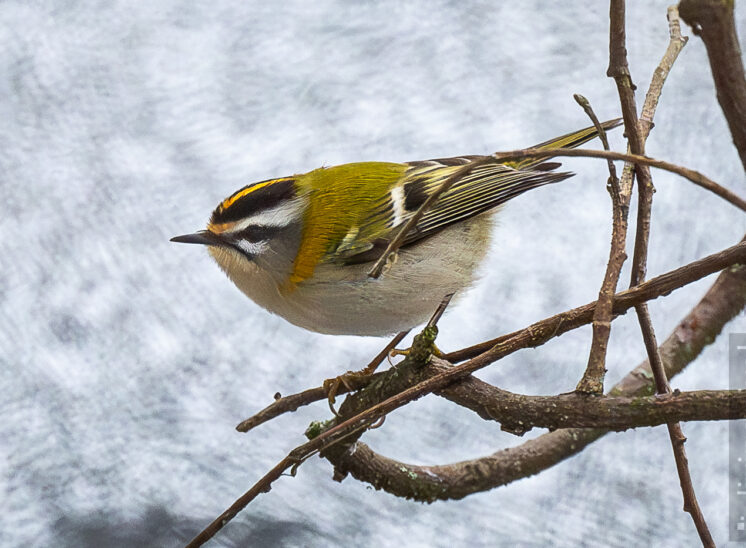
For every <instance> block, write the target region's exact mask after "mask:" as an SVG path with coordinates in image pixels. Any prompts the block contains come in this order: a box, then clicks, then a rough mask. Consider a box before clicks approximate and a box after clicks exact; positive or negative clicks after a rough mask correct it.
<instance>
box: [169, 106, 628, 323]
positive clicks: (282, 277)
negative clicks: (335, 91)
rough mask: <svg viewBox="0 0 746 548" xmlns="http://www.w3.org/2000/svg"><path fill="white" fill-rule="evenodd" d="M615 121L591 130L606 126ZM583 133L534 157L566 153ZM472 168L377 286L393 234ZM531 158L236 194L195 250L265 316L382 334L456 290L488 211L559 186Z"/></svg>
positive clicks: (375, 173)
mask: <svg viewBox="0 0 746 548" xmlns="http://www.w3.org/2000/svg"><path fill="white" fill-rule="evenodd" d="M619 124H620V121H619V120H610V121H608V122H605V123H604V124H602V126H603V127H604V128H605V129H611V128H613V127H616V126H618V125H619ZM596 136H597V131H596V128H595V127H588V128H585V129H582V130H579V131H576V132H573V133H568V134H567V135H563V136H561V137H557V138H556V139H552V140H550V141H546V142H544V143H541V144H539V145H536V148H544V149H553V148H559V147H577V146H579V145H581V144H583V143H585V142H587V141H589V140H591V139H593V138H594V137H596ZM474 162H477V164H475V165H474V168H473V169H471V170H469V171H468V172H467V173H465V174H464V175H463V176H462V177H460V178H459V179H458V180H457V181H456V182H455V183H454V184H453V186H451V188H450V189H449V190H447V191H446V192H444V193H443V194H442V195H441V196H440V198H439V199H438V200H437V201H436V202H435V203H434V205H433V206H432V207H431V208H430V209H428V210H427V211H426V212H425V214H424V215H423V216H422V218H421V219H420V220H419V221H418V222H417V223H416V225H415V226H414V227H413V229H412V230H411V231H410V232H409V233H408V234H407V235H406V237H405V238H404V241H403V244H402V246H401V247H400V249H399V250H398V252H397V253H396V254H395V255H394V257H395V260H394V261H391V262H389V263H388V266H387V269H386V270H385V271H384V272H383V274H382V275H381V276H380V277H379V278H373V277H370V276H369V274H368V273H369V271H370V269H371V266H372V264H373V263H374V262H375V261H376V260H377V259H378V258H379V257H380V256H381V255H382V253H383V252H384V250H385V249H386V247H387V245H388V244H389V242H390V241H391V240H392V239H393V238H394V237H395V236H396V234H397V233H398V231H399V230H400V229H401V227H402V225H403V224H404V223H406V221H407V220H408V219H409V218H410V217H411V216H412V215H413V214H414V213H415V212H416V211H417V209H418V208H419V207H420V206H421V205H422V204H423V203H424V202H425V200H426V199H427V198H428V196H429V195H430V194H431V193H433V192H434V191H435V190H436V189H437V188H438V187H439V185H440V184H441V183H442V182H443V181H444V180H445V179H446V178H448V177H449V176H451V175H453V174H454V173H456V172H457V171H458V170H460V169H461V168H462V167H463V166H465V165H468V164H471V163H474ZM560 165H561V164H559V163H557V162H546V161H543V160H532V159H527V160H520V161H516V162H507V163H501V162H499V161H497V160H495V159H493V158H491V157H489V156H457V157H453V158H442V159H436V160H426V161H418V162H408V163H389V162H360V163H352V164H343V165H339V166H334V167H322V168H319V169H315V170H313V171H310V172H308V173H304V174H300V175H292V176H289V177H281V178H278V179H269V180H266V181H261V182H258V183H253V184H250V185H247V186H245V187H243V188H241V189H240V190H238V191H236V192H234V193H233V194H231V195H230V196H229V197H228V198H226V199H225V200H223V201H222V202H221V203H220V204H219V205H218V206H217V208H216V209H215V211H213V213H212V216H211V217H210V221H209V223H208V225H207V230H202V231H200V232H197V233H195V234H187V235H184V236H176V237H174V238H172V239H171V241H173V242H182V243H191V244H203V245H206V246H208V250H209V252H210V254H211V255H212V257H213V258H214V259H215V261H216V262H217V263H218V265H219V266H220V268H221V269H222V270H223V271H225V273H226V274H227V275H228V277H229V278H230V279H231V280H232V281H233V283H235V284H236V286H238V288H239V289H240V290H241V291H243V292H244V293H245V294H246V295H247V296H248V297H249V298H251V299H252V300H253V301H254V302H256V303H257V304H259V305H260V306H262V307H263V308H265V309H266V310H268V311H270V312H272V313H274V314H277V315H279V316H281V317H283V318H285V319H286V320H287V321H289V322H290V323H293V324H295V325H297V326H300V327H303V328H305V329H308V330H311V331H316V332H319V333H330V334H336V335H371V336H383V335H388V334H391V333H395V332H401V331H406V330H409V329H411V328H413V327H415V326H417V325H420V324H422V323H424V322H425V321H427V319H428V318H429V317H430V315H431V314H432V312H433V311H434V310H435V309H436V308H437V307H438V305H439V303H441V301H442V300H443V298H444V297H445V296H446V295H450V294H453V293H458V292H461V291H463V290H464V289H466V288H468V287H469V286H470V285H471V284H472V283H473V282H474V279H475V273H476V270H477V267H478V266H479V264H480V263H481V262H482V260H483V259H484V257H485V254H486V252H487V250H488V248H489V246H490V242H491V239H492V225H493V221H494V218H495V212H497V211H499V209H500V208H501V207H500V206H502V204H504V203H505V202H507V201H508V200H510V199H512V198H515V197H516V196H518V195H519V194H522V193H524V192H526V191H527V190H531V189H533V188H537V187H539V186H542V185H546V184H549V183H555V182H558V181H562V180H564V179H567V178H568V177H571V176H572V175H573V174H572V173H568V172H557V171H554V170H555V169H556V168H558V167H559V166H560Z"/></svg>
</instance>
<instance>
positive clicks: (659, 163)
mask: <svg viewBox="0 0 746 548" xmlns="http://www.w3.org/2000/svg"><path fill="white" fill-rule="evenodd" d="M493 156H494V157H495V158H496V159H497V160H499V161H501V162H509V161H512V160H521V159H524V158H548V157H552V158H554V157H558V158H560V157H576V158H578V157H579V158H601V159H603V160H608V159H612V160H623V161H625V162H632V163H635V164H638V165H645V166H650V167H654V168H657V169H662V170H664V171H670V172H671V173H676V174H677V175H681V176H682V177H684V178H685V179H688V180H689V181H691V182H692V183H694V184H695V185H697V186H700V187H702V188H704V189H706V190H709V191H710V192H712V193H714V194H717V195H718V196H720V197H721V198H723V199H724V200H726V201H728V202H730V203H731V204H732V205H734V206H736V207H737V208H738V209H740V210H742V211H746V200H744V199H743V198H741V197H740V196H738V195H737V194H735V193H734V192H732V191H730V190H728V189H727V188H725V187H723V186H721V185H719V184H717V183H716V182H715V181H713V180H712V179H710V178H708V177H706V176H705V175H703V174H702V173H700V172H699V171H695V170H693V169H688V168H686V167H682V166H679V165H676V164H672V163H670V162H665V161H663V160H656V159H655V158H650V157H649V156H640V155H637V154H625V153H623V152H615V151H613V150H591V149H587V148H555V149H552V150H543V149H539V148H524V149H520V150H509V151H505V152H496V153H495V154H493Z"/></svg>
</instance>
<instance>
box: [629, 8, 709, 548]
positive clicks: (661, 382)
mask: <svg viewBox="0 0 746 548" xmlns="http://www.w3.org/2000/svg"><path fill="white" fill-rule="evenodd" d="M668 21H669V29H670V40H669V47H668V48H667V50H666V55H664V58H663V61H661V64H663V63H665V64H666V66H663V67H661V66H660V65H659V67H658V69H657V70H656V73H655V75H654V77H653V81H652V83H651V85H650V88H649V91H648V93H647V96H646V99H645V107H647V108H646V110H645V113H646V117H647V120H646V124H645V125H646V127H647V128H648V132H649V130H650V128H652V125H653V116H654V115H655V107H656V105H657V103H658V98H659V96H660V93H661V91H662V89H663V83H664V82H665V77H666V75H667V74H668V72H669V71H670V68H671V66H672V65H673V63H674V61H675V60H676V56H677V55H678V52H679V51H680V50H681V47H683V44H682V40H681V28H680V26H679V24H678V13H677V11H676V9H675V8H674V9H671V8H669V10H668ZM684 43H685V41H684ZM671 50H672V53H671V54H670V55H669V52H670V51H671ZM645 107H643V108H644V109H645ZM628 132H631V133H634V134H635V135H634V138H632V139H630V147H631V149H632V152H633V153H635V154H644V153H645V141H646V138H647V135H646V134H645V133H644V132H643V131H642V129H641V127H640V125H634V126H632V127H630V128H628ZM637 175H638V181H639V184H638V195H639V205H638V208H637V231H636V233H635V250H634V255H633V259H632V274H631V280H630V286H635V285H637V284H639V283H641V282H642V281H644V280H645V273H646V269H647V257H648V243H649V240H650V223H651V213H652V205H653V193H654V191H655V189H654V187H653V181H652V179H651V176H650V170H649V169H648V168H643V169H641V168H639V167H638V171H637ZM635 311H636V312H637V319H638V322H639V324H640V330H641V332H642V338H643V341H644V343H645V350H646V352H647V354H648V360H649V362H650V369H651V371H652V373H653V378H654V379H655V385H656V390H657V392H658V394H668V393H670V392H671V386H670V385H669V383H668V378H667V377H666V371H665V368H664V366H663V360H662V359H661V356H660V354H659V353H658V343H657V342H656V337H655V331H654V329H653V322H652V319H651V317H650V312H649V310H648V307H647V304H646V303H641V304H639V305H637V306H636V307H635ZM666 426H667V429H668V435H669V438H670V440H671V447H672V449H673V454H674V459H675V462H676V471H677V473H678V476H679V483H680V484H681V491H682V495H683V498H684V511H685V512H688V513H689V514H690V516H691V518H692V521H693V522H694V525H695V528H696V529H697V532H698V534H699V537H700V540H701V541H702V544H703V545H704V546H712V547H714V546H715V544H714V542H713V540H712V535H711V534H710V530H709V528H708V526H707V522H706V521H705V518H704V515H703V514H702V511H701V509H700V507H699V503H698V502H697V496H696V493H695V492H694V487H693V484H692V478H691V474H690V473H689V466H688V461H687V458H686V450H685V448H684V441H686V438H685V437H684V434H683V432H682V430H681V424H680V423H679V422H678V421H671V422H669V423H668V424H667V425H666Z"/></svg>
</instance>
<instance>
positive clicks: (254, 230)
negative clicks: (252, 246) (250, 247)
mask: <svg viewBox="0 0 746 548" xmlns="http://www.w3.org/2000/svg"><path fill="white" fill-rule="evenodd" d="M280 230H282V227H281V226H256V225H254V226H247V227H246V228H244V229H243V230H241V231H240V232H236V233H235V234H234V235H233V237H234V238H235V239H236V240H246V241H247V242H252V243H254V242H263V241H267V240H271V239H272V238H274V237H275V236H276V235H277V234H278V233H279V232H280Z"/></svg>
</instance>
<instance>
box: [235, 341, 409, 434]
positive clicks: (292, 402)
mask: <svg viewBox="0 0 746 548" xmlns="http://www.w3.org/2000/svg"><path fill="white" fill-rule="evenodd" d="M408 333H409V331H402V332H401V333H397V335H396V336H395V337H394V338H393V339H391V340H390V341H389V343H388V344H387V345H386V346H385V347H384V348H383V350H381V351H380V352H379V353H378V355H376V357H375V358H373V359H372V360H371V361H370V363H369V364H368V365H367V366H365V368H364V369H363V371H365V370H375V368H376V367H378V366H379V365H380V364H381V362H383V360H385V359H386V357H387V356H388V355H389V352H391V350H392V349H394V348H396V345H397V344H399V343H400V342H401V341H402V340H403V339H404V337H406V336H407V334H408ZM376 377H377V375H376V374H371V375H369V376H367V377H362V376H360V377H356V376H354V375H351V376H350V377H349V378H347V379H346V380H345V382H344V383H340V384H339V386H337V388H336V391H335V395H339V394H345V393H347V392H349V391H350V390H359V389H360V388H364V387H365V386H367V385H368V384H369V383H370V382H372V381H374V380H375V379H376ZM328 397H329V391H328V389H327V388H326V387H325V386H319V387H318V388H310V389H308V390H304V391H303V392H299V393H297V394H291V395H290V396H285V397H284V398H277V399H275V401H273V402H272V403H271V404H269V405H268V406H267V407H265V408H264V409H262V410H261V411H259V412H258V413H256V414H255V415H253V416H251V417H249V418H248V419H246V420H244V421H241V422H240V423H239V424H238V426H236V430H238V431H239V432H248V431H249V430H251V429H252V428H256V427H257V426H259V425H260V424H264V423H265V422H267V421H269V420H272V419H274V418H275V417H278V416H280V415H282V414H284V413H292V412H293V411H295V410H296V409H298V408H299V407H302V406H304V405H308V404H309V403H313V402H315V401H319V400H322V399H327V398H328Z"/></svg>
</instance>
